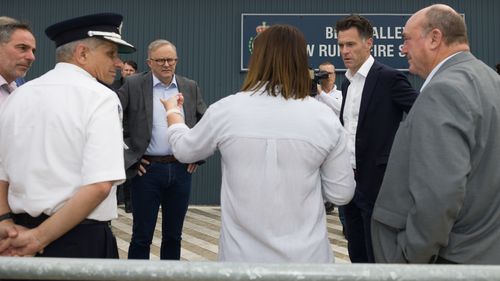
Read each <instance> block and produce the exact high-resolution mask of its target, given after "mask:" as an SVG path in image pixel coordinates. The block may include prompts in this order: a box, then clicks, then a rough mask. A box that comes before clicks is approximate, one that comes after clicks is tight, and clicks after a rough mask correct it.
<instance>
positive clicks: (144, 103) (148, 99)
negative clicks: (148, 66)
mask: <svg viewBox="0 0 500 281" xmlns="http://www.w3.org/2000/svg"><path fill="white" fill-rule="evenodd" d="M175 79H176V81H177V88H178V89H179V92H180V93H182V95H183V97H184V105H183V110H184V120H185V122H186V125H187V126H188V127H190V128H192V127H193V126H194V125H195V124H196V123H197V122H198V121H199V120H200V119H201V117H202V116H203V114H204V113H205V110H206V109H207V106H206V104H205V102H204V101H203V98H202V96H201V92H200V88H199V87H198V84H197V83H196V82H195V81H193V80H190V79H188V78H185V77H182V76H180V75H177V74H176V75H175ZM117 93H118V97H119V98H120V102H121V104H122V107H123V140H124V142H125V144H126V145H127V146H128V149H126V150H125V169H126V170H127V178H131V177H134V176H135V175H136V174H137V165H136V164H137V163H138V162H139V161H140V160H141V158H142V156H143V155H144V152H145V151H146V149H147V148H148V146H149V142H150V141H151V134H152V127H153V74H152V73H151V71H148V72H143V73H139V74H135V75H131V76H129V77H127V78H125V83H124V84H123V86H122V87H121V88H120V89H118V90H117ZM165 122H166V121H165Z"/></svg>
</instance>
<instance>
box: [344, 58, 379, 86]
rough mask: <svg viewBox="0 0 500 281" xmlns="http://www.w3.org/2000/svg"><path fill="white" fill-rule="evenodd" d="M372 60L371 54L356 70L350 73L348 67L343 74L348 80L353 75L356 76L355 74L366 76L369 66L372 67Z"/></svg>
mask: <svg viewBox="0 0 500 281" xmlns="http://www.w3.org/2000/svg"><path fill="white" fill-rule="evenodd" d="M374 62H375V59H374V58H373V56H372V55H370V56H369V57H368V59H366V61H365V62H364V63H363V64H362V65H361V67H360V68H359V69H358V72H356V73H354V74H352V73H351V70H349V69H348V70H347V72H346V73H345V76H346V77H347V79H349V81H351V80H352V79H353V78H354V76H356V74H360V75H361V76H363V77H366V76H368V72H369V71H370V68H372V66H373V63H374Z"/></svg>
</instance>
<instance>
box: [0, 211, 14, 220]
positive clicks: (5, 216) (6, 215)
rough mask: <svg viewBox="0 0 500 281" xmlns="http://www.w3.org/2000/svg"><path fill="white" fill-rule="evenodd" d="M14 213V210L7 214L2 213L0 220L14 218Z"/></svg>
mask: <svg viewBox="0 0 500 281" xmlns="http://www.w3.org/2000/svg"><path fill="white" fill-rule="evenodd" d="M13 215H14V214H13V213H12V212H8V213H6V214H3V215H0V221H4V220H8V219H13V218H14V216H13Z"/></svg>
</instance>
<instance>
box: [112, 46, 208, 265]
mask: <svg viewBox="0 0 500 281" xmlns="http://www.w3.org/2000/svg"><path fill="white" fill-rule="evenodd" d="M177 61H178V58H177V51H176V48H175V46H174V45H173V44H172V43H171V42H169V41H167V40H162V39H159V40H155V41H153V42H152V43H151V44H149V47H148V59H147V63H148V66H149V68H150V69H151V71H149V72H146V73H140V74H136V75H132V76H129V77H127V78H126V79H125V83H124V85H123V86H122V87H121V88H120V89H119V90H118V91H117V92H118V96H119V98H120V101H121V103H122V106H123V114H124V115H123V127H124V141H125V144H126V145H127V146H128V149H126V150H125V168H126V169H127V178H128V179H131V197H132V207H133V211H132V214H133V228H132V239H131V242H130V248H129V251H128V258H129V259H148V258H149V252H150V246H151V242H152V239H153V234H154V229H155V225H156V220H157V217H158V210H159V207H160V205H161V207H162V208H161V210H162V218H163V221H162V243H161V249H160V259H173V260H178V259H180V252H181V234H182V226H183V223H184V217H185V215H186V211H187V207H188V202H189V194H190V190H191V173H193V172H194V171H195V170H196V167H197V165H196V164H194V163H191V164H185V163H180V162H179V161H177V159H175V157H174V156H173V152H172V149H171V147H170V145H169V143H168V141H167V128H168V126H167V122H166V113H165V110H164V109H163V106H162V104H161V102H160V98H164V99H168V98H169V97H171V96H174V95H176V94H177V93H182V94H183V96H184V107H183V112H182V113H183V114H184V119H185V122H186V125H188V126H189V127H193V126H194V125H195V124H196V123H197V122H198V120H200V119H201V117H202V115H203V113H205V110H206V104H205V102H204V101H203V99H202V96H201V93H200V88H199V87H198V85H197V83H196V82H195V81H193V80H190V79H187V78H185V77H182V76H180V75H176V74H175V67H176V65H177Z"/></svg>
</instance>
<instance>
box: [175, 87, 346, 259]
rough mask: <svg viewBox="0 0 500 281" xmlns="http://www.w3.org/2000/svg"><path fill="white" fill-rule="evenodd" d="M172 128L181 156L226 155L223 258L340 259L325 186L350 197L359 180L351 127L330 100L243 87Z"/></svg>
mask: <svg viewBox="0 0 500 281" xmlns="http://www.w3.org/2000/svg"><path fill="white" fill-rule="evenodd" d="M168 135H169V142H170V144H171V145H172V148H173V151H174V155H175V157H177V158H178V159H179V161H181V162H184V163H192V162H196V161H197V160H200V159H204V158H206V157H208V156H210V155H211V154H213V153H214V151H215V150H216V149H217V148H218V149H219V151H220V153H221V155H222V187H221V212H222V216H221V221H222V223H221V235H220V245H219V260H221V261H234V262H238V261H242V262H243V261H244V262H308V263H330V262H332V261H333V254H332V249H331V247H330V244H329V241H328V236H327V229H326V215H325V208H324V205H323V195H322V193H323V194H324V196H326V198H327V199H328V201H330V202H333V203H335V204H338V205H344V204H347V203H348V202H349V201H350V200H351V198H352V196H353V194H354V186H355V184H354V176H353V171H352V168H351V166H350V163H349V151H348V148H347V136H346V134H345V130H344V129H343V128H342V126H341V125H340V122H339V121H338V118H336V117H335V115H334V114H333V112H332V110H330V109H329V108H328V107H327V106H325V105H324V104H322V103H320V102H318V101H316V100H315V99H314V98H311V97H307V98H305V99H304V100H285V99H284V98H282V97H281V96H279V97H271V96H268V95H267V94H262V93H261V92H257V93H255V94H253V95H252V94H251V93H249V92H240V93H237V94H235V95H231V96H229V97H226V98H224V99H222V100H220V101H218V102H217V103H215V104H212V105H211V106H210V107H209V108H208V110H207V111H206V113H205V115H204V116H203V118H202V119H201V120H200V122H199V123H198V124H197V125H196V126H195V127H194V128H193V129H191V130H190V129H189V128H188V127H187V126H186V125H185V124H175V125H172V126H171V127H170V128H169V133H168ZM322 189H323V190H322Z"/></svg>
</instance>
